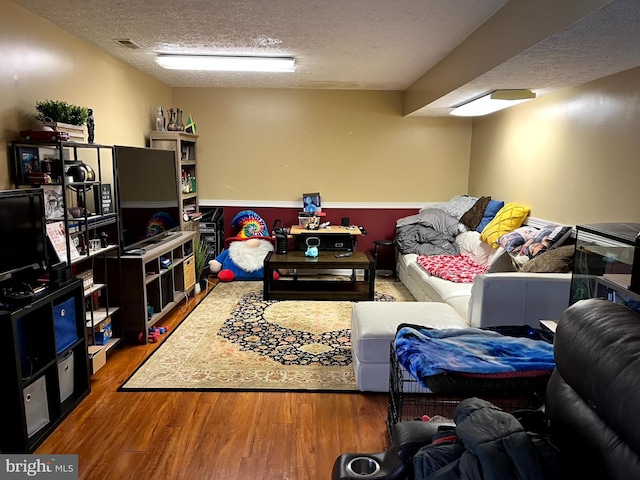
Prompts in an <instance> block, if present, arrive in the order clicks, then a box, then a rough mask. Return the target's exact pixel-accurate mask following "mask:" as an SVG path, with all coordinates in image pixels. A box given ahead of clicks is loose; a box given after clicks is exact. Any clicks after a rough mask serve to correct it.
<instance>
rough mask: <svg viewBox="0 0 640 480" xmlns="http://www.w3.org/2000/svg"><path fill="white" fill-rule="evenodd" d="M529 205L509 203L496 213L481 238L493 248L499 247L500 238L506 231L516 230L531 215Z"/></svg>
mask: <svg viewBox="0 0 640 480" xmlns="http://www.w3.org/2000/svg"><path fill="white" fill-rule="evenodd" d="M529 210H530V209H529V207H525V206H524V205H518V204H517V203H507V204H506V205H505V206H504V207H502V208H501V209H500V211H498V213H496V216H495V217H494V218H493V220H491V221H490V222H489V223H488V224H487V226H486V227H484V229H483V230H482V233H481V234H480V240H482V241H483V242H486V243H488V244H489V245H491V246H492V247H493V248H498V247H499V246H500V245H499V244H498V239H499V238H500V237H501V236H502V235H504V234H505V233H509V232H510V231H512V230H515V229H516V228H518V227H519V226H520V225H522V222H524V219H525V218H527V215H529Z"/></svg>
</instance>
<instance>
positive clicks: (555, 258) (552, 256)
mask: <svg viewBox="0 0 640 480" xmlns="http://www.w3.org/2000/svg"><path fill="white" fill-rule="evenodd" d="M574 251H575V245H565V246H564V247H558V248H553V249H551V250H548V251H546V252H542V253H541V254H540V255H537V256H536V257H535V258H533V259H531V260H530V261H528V262H527V263H525V264H524V266H523V267H522V268H521V269H520V271H521V272H529V273H566V272H571V271H572V270H573V254H574Z"/></svg>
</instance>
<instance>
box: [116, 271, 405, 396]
mask: <svg viewBox="0 0 640 480" xmlns="http://www.w3.org/2000/svg"><path fill="white" fill-rule="evenodd" d="M261 287H262V283H260V282H231V283H219V284H217V285H216V287H215V288H214V289H213V290H212V291H211V293H209V295H208V296H207V297H206V298H205V299H204V300H203V301H202V302H201V303H200V305H198V306H197V307H196V308H195V309H194V310H193V312H191V314H190V315H189V316H188V317H187V318H185V319H184V321H183V322H182V323H181V324H180V325H179V326H178V327H177V328H176V329H175V331H174V332H170V336H169V337H168V338H167V339H165V341H164V342H163V343H162V345H160V347H158V349H157V350H156V351H155V352H154V353H153V354H152V355H151V356H150V357H149V358H148V359H147V360H146V361H145V362H144V363H143V364H142V365H141V366H140V367H139V368H138V369H137V370H136V371H135V372H134V373H133V375H132V376H131V377H130V378H129V379H128V380H127V381H126V382H125V383H124V384H123V385H122V386H121V387H120V390H121V391H141V390H142V391H145V390H215V391H218V390H244V391H252V390H309V391H356V385H355V378H354V372H353V365H352V364H351V338H350V326H351V307H352V306H353V303H352V302H334V301H288V300H287V301H264V300H263V299H262V288H261ZM375 300H376V301H387V302H392V301H414V298H413V296H412V295H411V294H410V293H409V291H408V290H407V289H406V288H405V287H404V285H402V283H401V282H399V281H398V282H394V281H393V280H391V279H387V278H376V295H375Z"/></svg>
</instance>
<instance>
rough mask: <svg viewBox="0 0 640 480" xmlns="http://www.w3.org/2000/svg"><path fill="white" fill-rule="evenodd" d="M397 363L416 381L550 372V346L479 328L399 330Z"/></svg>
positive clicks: (397, 335)
mask: <svg viewBox="0 0 640 480" xmlns="http://www.w3.org/2000/svg"><path fill="white" fill-rule="evenodd" d="M395 349H396V355H397V357H398V362H399V363H400V364H401V365H402V366H403V367H404V368H405V369H406V370H407V371H408V372H409V373H410V374H411V375H412V376H413V377H414V378H416V379H417V380H420V381H422V379H424V378H425V377H429V376H432V375H437V374H440V373H452V372H458V373H461V372H462V373H494V374H495V373H509V372H522V371H529V370H542V371H549V372H551V371H552V370H553V369H554V367H555V361H554V359H553V345H551V344H549V343H547V342H544V341H539V340H531V339H529V338H517V337H511V336H505V335H501V334H499V333H497V332H494V331H490V330H481V329H479V328H462V329H443V330H435V329H428V328H419V329H418V328H413V327H408V326H405V327H401V328H400V329H398V332H397V333H396V338H395Z"/></svg>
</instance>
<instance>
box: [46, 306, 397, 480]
mask: <svg viewBox="0 0 640 480" xmlns="http://www.w3.org/2000/svg"><path fill="white" fill-rule="evenodd" d="M203 296H204V293H201V294H200V295H198V296H196V298H195V301H194V299H193V298H191V299H190V300H189V305H188V307H187V308H185V303H184V302H182V303H181V304H180V307H179V308H180V309H181V310H182V311H180V310H179V309H178V308H176V309H174V312H172V314H171V315H169V316H168V317H167V318H166V320H165V321H162V322H161V324H162V325H168V326H169V328H170V329H173V328H175V327H176V326H177V325H178V324H179V323H180V322H181V321H182V319H183V318H184V317H185V316H186V314H187V313H188V312H189V311H191V310H192V309H193V308H194V307H195V305H196V304H197V302H198V301H199V300H201V299H202V297H203ZM165 337H166V335H163V336H162V338H163V339H164V338H165ZM158 345H160V343H156V344H147V345H125V346H124V347H123V348H120V349H118V350H116V351H115V352H113V353H112V355H111V356H110V357H109V360H108V362H107V364H106V365H105V366H104V367H103V368H102V369H101V370H99V371H98V372H97V374H96V375H94V376H93V377H92V379H91V394H90V395H89V396H88V397H87V398H86V399H85V400H84V401H83V402H82V403H81V404H80V405H79V406H78V408H77V409H76V410H74V411H73V412H72V413H71V415H69V417H67V418H66V419H65V421H64V422H63V423H62V424H60V425H59V426H58V428H57V429H56V430H55V431H54V432H53V433H52V434H51V435H50V436H49V438H47V440H46V441H45V442H44V443H43V444H42V445H41V446H40V448H39V449H38V450H37V451H36V453H57V454H64V453H75V454H78V458H79V478H80V479H96V480H103V479H107V478H109V479H117V480H121V479H128V478H131V479H137V480H144V479H156V478H157V479H171V480H172V479H198V480H200V479H225V480H232V479H243V480H245V479H252V480H256V479H264V480H272V479H278V480H312V479H330V478H331V469H332V467H333V463H334V461H335V459H336V457H337V456H338V455H340V454H341V453H346V452H360V453H365V452H381V451H382V450H384V449H385V447H386V446H387V444H388V440H387V436H386V431H385V419H386V412H387V408H386V404H387V396H386V394H345V393H336V394H330V393H290V392H282V393H280V392H258V393H253V392H251V393H249V392H247V393H245V392H239V393H231V392H118V391H117V389H118V387H119V386H120V385H121V384H122V383H123V382H124V381H125V380H126V379H127V378H128V377H129V375H131V373H133V371H134V370H135V369H136V368H137V367H138V365H140V364H141V363H142V361H143V360H144V359H145V358H146V357H147V356H149V355H150V354H151V353H152V352H153V350H155V349H156V348H157V347H158Z"/></svg>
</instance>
